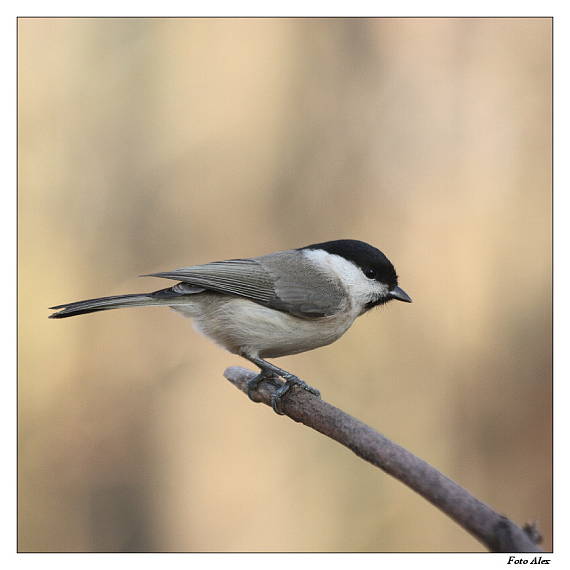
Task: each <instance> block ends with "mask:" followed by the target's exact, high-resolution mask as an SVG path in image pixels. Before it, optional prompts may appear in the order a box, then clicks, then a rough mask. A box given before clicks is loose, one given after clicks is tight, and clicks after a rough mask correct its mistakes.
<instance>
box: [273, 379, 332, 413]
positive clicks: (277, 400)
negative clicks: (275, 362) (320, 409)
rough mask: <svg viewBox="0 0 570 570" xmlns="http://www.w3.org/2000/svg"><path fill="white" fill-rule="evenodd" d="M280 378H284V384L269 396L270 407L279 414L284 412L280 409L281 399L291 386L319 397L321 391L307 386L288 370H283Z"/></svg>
mask: <svg viewBox="0 0 570 570" xmlns="http://www.w3.org/2000/svg"><path fill="white" fill-rule="evenodd" d="M282 378H283V379H284V380H285V384H283V385H282V386H281V387H279V388H278V389H277V390H276V391H275V392H274V393H273V395H272V396H271V407H272V408H273V411H274V412H275V413H276V414H279V415H280V416H282V415H284V413H285V412H283V411H282V410H281V400H282V398H283V396H285V394H287V392H289V390H290V389H291V387H292V386H299V388H302V389H303V390H306V391H307V392H310V393H311V394H314V395H315V396H316V397H317V398H320V397H321V393H320V392H319V391H318V390H317V389H316V388H313V387H312V386H309V385H308V384H307V383H306V382H304V381H303V380H301V379H300V378H297V376H295V375H293V374H291V373H289V372H285V374H283V375H282Z"/></svg>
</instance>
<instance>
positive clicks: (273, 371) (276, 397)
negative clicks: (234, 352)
mask: <svg viewBox="0 0 570 570" xmlns="http://www.w3.org/2000/svg"><path fill="white" fill-rule="evenodd" d="M243 356H244V358H247V359H248V360H249V361H250V362H253V364H255V365H256V366H259V368H260V369H261V374H258V375H257V376H256V377H255V378H253V379H252V380H250V382H252V383H255V386H257V384H258V383H259V382H261V380H263V379H264V378H267V375H268V374H269V375H270V376H279V377H280V378H283V380H285V384H283V385H282V386H281V387H280V388H278V389H277V390H276V391H275V393H274V394H273V396H272V397H271V407H272V408H273V411H274V412H275V413H277V414H279V415H283V412H282V411H281V409H280V407H279V404H280V402H281V399H282V398H283V396H284V395H285V394H286V393H287V392H288V391H289V390H290V389H291V386H299V388H302V389H303V390H307V392H310V393H311V394H314V395H315V396H317V398H320V397H321V393H320V392H319V391H318V390H317V389H316V388H313V387H312V386H309V385H308V384H307V383H306V382H303V380H301V379H300V378H298V377H297V376H295V375H294V374H291V372H287V370H283V369H282V368H279V367H278V366H275V364H271V362H267V361H266V360H263V359H262V358H257V357H255V356H246V355H245V354H244V355H243ZM264 373H265V376H263V374H264ZM249 389H250V388H249V383H248V393H249ZM250 397H251V396H250Z"/></svg>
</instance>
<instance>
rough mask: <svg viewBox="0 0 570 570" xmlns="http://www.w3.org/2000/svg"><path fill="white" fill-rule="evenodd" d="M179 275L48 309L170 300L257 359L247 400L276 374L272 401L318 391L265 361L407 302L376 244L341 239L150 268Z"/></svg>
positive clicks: (276, 405)
mask: <svg viewBox="0 0 570 570" xmlns="http://www.w3.org/2000/svg"><path fill="white" fill-rule="evenodd" d="M143 277H162V278H165V279H173V280H175V281H178V283H177V284H176V285H174V286H173V287H168V288H167V289H160V290H159V291H154V292H153V293H142V294H134V295H133V294H131V295H118V296H113V297H101V298H98V299H88V300H86V301H77V302H75V303H66V304H64V305H57V306H55V307H51V309H61V310H59V311H58V312H56V313H53V314H52V315H50V318H51V319H63V318H66V317H73V316H75V315H82V314H85V313H93V312H96V311H106V310H109V309H120V308H123V307H140V306H147V305H167V306H168V307H170V308H172V309H174V310H175V311H178V312H180V313H182V314H183V315H185V316H188V317H191V318H192V319H193V320H194V324H195V327H196V328H197V329H198V330H199V331H200V332H201V333H203V334H204V335H206V336H207V337H209V338H211V339H212V340H213V341H214V342H216V343H217V344H219V345H221V346H222V347H223V348H225V349H226V350H228V351H229V352H231V353H233V354H238V355H240V356H242V357H244V358H246V359H247V360H249V361H250V362H252V363H253V364H255V365H256V366H258V367H259V369H260V373H259V374H258V375H257V376H256V377H255V378H253V379H252V380H251V381H250V382H249V383H248V394H249V396H250V398H251V399H253V397H252V392H253V391H255V389H256V388H257V386H258V384H259V382H261V381H262V380H264V379H268V378H275V376H277V377H280V378H283V380H285V382H284V383H283V384H282V385H281V386H280V388H279V389H278V390H276V392H275V393H274V395H273V397H272V400H271V405H272V407H273V409H274V411H275V412H276V413H278V414H282V413H283V412H282V411H281V408H280V402H281V399H282V398H283V396H284V395H285V394H286V393H287V392H288V391H289V390H290V388H291V387H292V386H294V385H297V386H299V387H301V388H303V389H305V390H307V391H309V392H311V393H313V394H315V395H316V396H317V397H320V393H319V391H318V390H316V389H315V388H312V387H311V386H309V385H308V384H307V383H305V382H303V380H301V379H300V378H298V377H297V376H295V375H294V374H291V373H290V372H287V371H286V370H283V369H281V368H279V367H277V366H275V365H274V364H272V363H270V362H267V361H266V360H265V359H266V358H277V357H280V356H286V355H290V354H298V353H300V352H305V351H307V350H313V349H315V348H319V347H321V346H325V345H327V344H331V343H332V342H334V341H335V340H337V339H338V338H340V337H341V336H342V335H343V334H344V333H345V332H346V331H347V330H348V329H349V328H350V326H351V325H352V323H353V322H354V321H355V319H356V318H357V317H359V316H360V315H362V314H364V313H365V312H366V311H369V310H370V309H372V308H373V307H376V306H379V305H383V304H385V303H387V302H388V301H390V300H392V299H396V300H398V301H403V302H405V303H411V302H412V299H411V298H410V297H409V296H408V295H407V293H405V291H404V290H403V289H401V288H400V287H398V277H397V275H396V271H395V269H394V266H393V265H392V263H391V262H390V261H389V260H388V258H387V257H386V256H385V255H384V254H383V253H382V252H381V251H380V250H379V249H376V248H375V247H373V246H371V245H369V244H367V243H365V242H362V241H358V240H353V239H340V240H334V241H327V242H323V243H316V244H312V245H307V246H305V247H301V248H298V249H289V250H285V251H278V252H276V253H270V254H268V255H262V256H260V257H252V258H248V259H229V260H226V261H214V262H212V263H206V264H204V265H194V266H192V267H182V268H180V269H175V270H173V271H165V272H161V273H150V274H148V275H143Z"/></svg>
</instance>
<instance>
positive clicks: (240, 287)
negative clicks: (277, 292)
mask: <svg viewBox="0 0 570 570" xmlns="http://www.w3.org/2000/svg"><path fill="white" fill-rule="evenodd" d="M148 276H149V277H164V278H165V279H176V280H178V281H182V282H183V283H189V284H190V285H194V286H197V287H203V288H204V289H208V290H210V291H217V292H219V293H228V294H230V295H238V296H240V297H246V298H248V299H251V300H252V301H256V302H257V303H262V304H268V303H269V302H270V300H271V299H272V298H273V296H274V288H273V280H272V279H271V276H270V275H269V274H268V273H267V271H266V270H265V269H264V268H263V267H262V266H261V265H260V264H259V263H257V262H256V261H255V260H253V259H230V260H228V261H215V262H213V263H206V264H204V265H194V266H192V267H181V268H180V269H175V270H173V271H165V272H161V273H151V274H149V275H148Z"/></svg>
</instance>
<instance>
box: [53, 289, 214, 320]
mask: <svg viewBox="0 0 570 570" xmlns="http://www.w3.org/2000/svg"><path fill="white" fill-rule="evenodd" d="M202 291H204V289H203V288H201V287H193V286H191V285H188V284H185V283H179V284H178V285H175V286H174V287H169V288H168V289H161V290H160V291H155V292H154V293H143V294H136V295H116V296H114V297H100V298H99V299H87V300H85V301H77V302H75V303H65V304H64V305H56V306H55V307H50V309H61V311H58V312H57V313H53V314H51V315H50V316H49V318H50V319H65V318H66V317H74V316H75V315H84V314H86V313H95V312H96V311H108V310H109V309H122V308H123V307H144V306H149V305H177V304H179V303H188V302H189V296H190V295H192V294H196V293H200V292H202Z"/></svg>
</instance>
